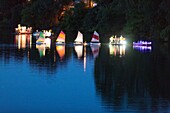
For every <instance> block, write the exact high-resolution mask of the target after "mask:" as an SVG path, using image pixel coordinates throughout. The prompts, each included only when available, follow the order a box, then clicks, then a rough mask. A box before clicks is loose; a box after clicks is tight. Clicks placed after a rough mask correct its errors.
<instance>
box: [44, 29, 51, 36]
mask: <svg viewBox="0 0 170 113" xmlns="http://www.w3.org/2000/svg"><path fill="white" fill-rule="evenodd" d="M43 32H44V35H45V37H50V36H51V35H52V30H49V31H48V30H44V31H43Z"/></svg>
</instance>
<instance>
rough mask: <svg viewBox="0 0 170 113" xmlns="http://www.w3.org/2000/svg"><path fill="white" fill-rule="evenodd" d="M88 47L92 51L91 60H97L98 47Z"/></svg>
mask: <svg viewBox="0 0 170 113" xmlns="http://www.w3.org/2000/svg"><path fill="white" fill-rule="evenodd" d="M90 47H91V51H92V54H93V58H97V57H98V55H99V48H100V45H90Z"/></svg>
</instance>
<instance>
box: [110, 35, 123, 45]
mask: <svg viewBox="0 0 170 113" xmlns="http://www.w3.org/2000/svg"><path fill="white" fill-rule="evenodd" d="M109 44H113V45H125V44H126V39H125V38H124V37H123V36H122V35H121V36H120V37H119V38H117V37H116V35H115V36H111V37H110V42H109Z"/></svg>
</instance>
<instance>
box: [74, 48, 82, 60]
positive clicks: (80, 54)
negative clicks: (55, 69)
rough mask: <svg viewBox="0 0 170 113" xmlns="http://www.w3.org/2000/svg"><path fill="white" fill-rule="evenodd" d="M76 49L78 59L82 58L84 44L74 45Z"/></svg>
mask: <svg viewBox="0 0 170 113" xmlns="http://www.w3.org/2000/svg"><path fill="white" fill-rule="evenodd" d="M74 50H75V52H76V54H77V57H78V59H80V58H81V57H82V56H83V45H74Z"/></svg>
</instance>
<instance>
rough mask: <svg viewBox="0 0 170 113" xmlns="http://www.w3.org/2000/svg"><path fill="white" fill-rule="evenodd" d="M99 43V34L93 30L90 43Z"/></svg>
mask: <svg viewBox="0 0 170 113" xmlns="http://www.w3.org/2000/svg"><path fill="white" fill-rule="evenodd" d="M100 44H101V43H100V42H99V34H98V33H97V32H96V31H94V33H93V36H92V39H91V42H90V45H100Z"/></svg>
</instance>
